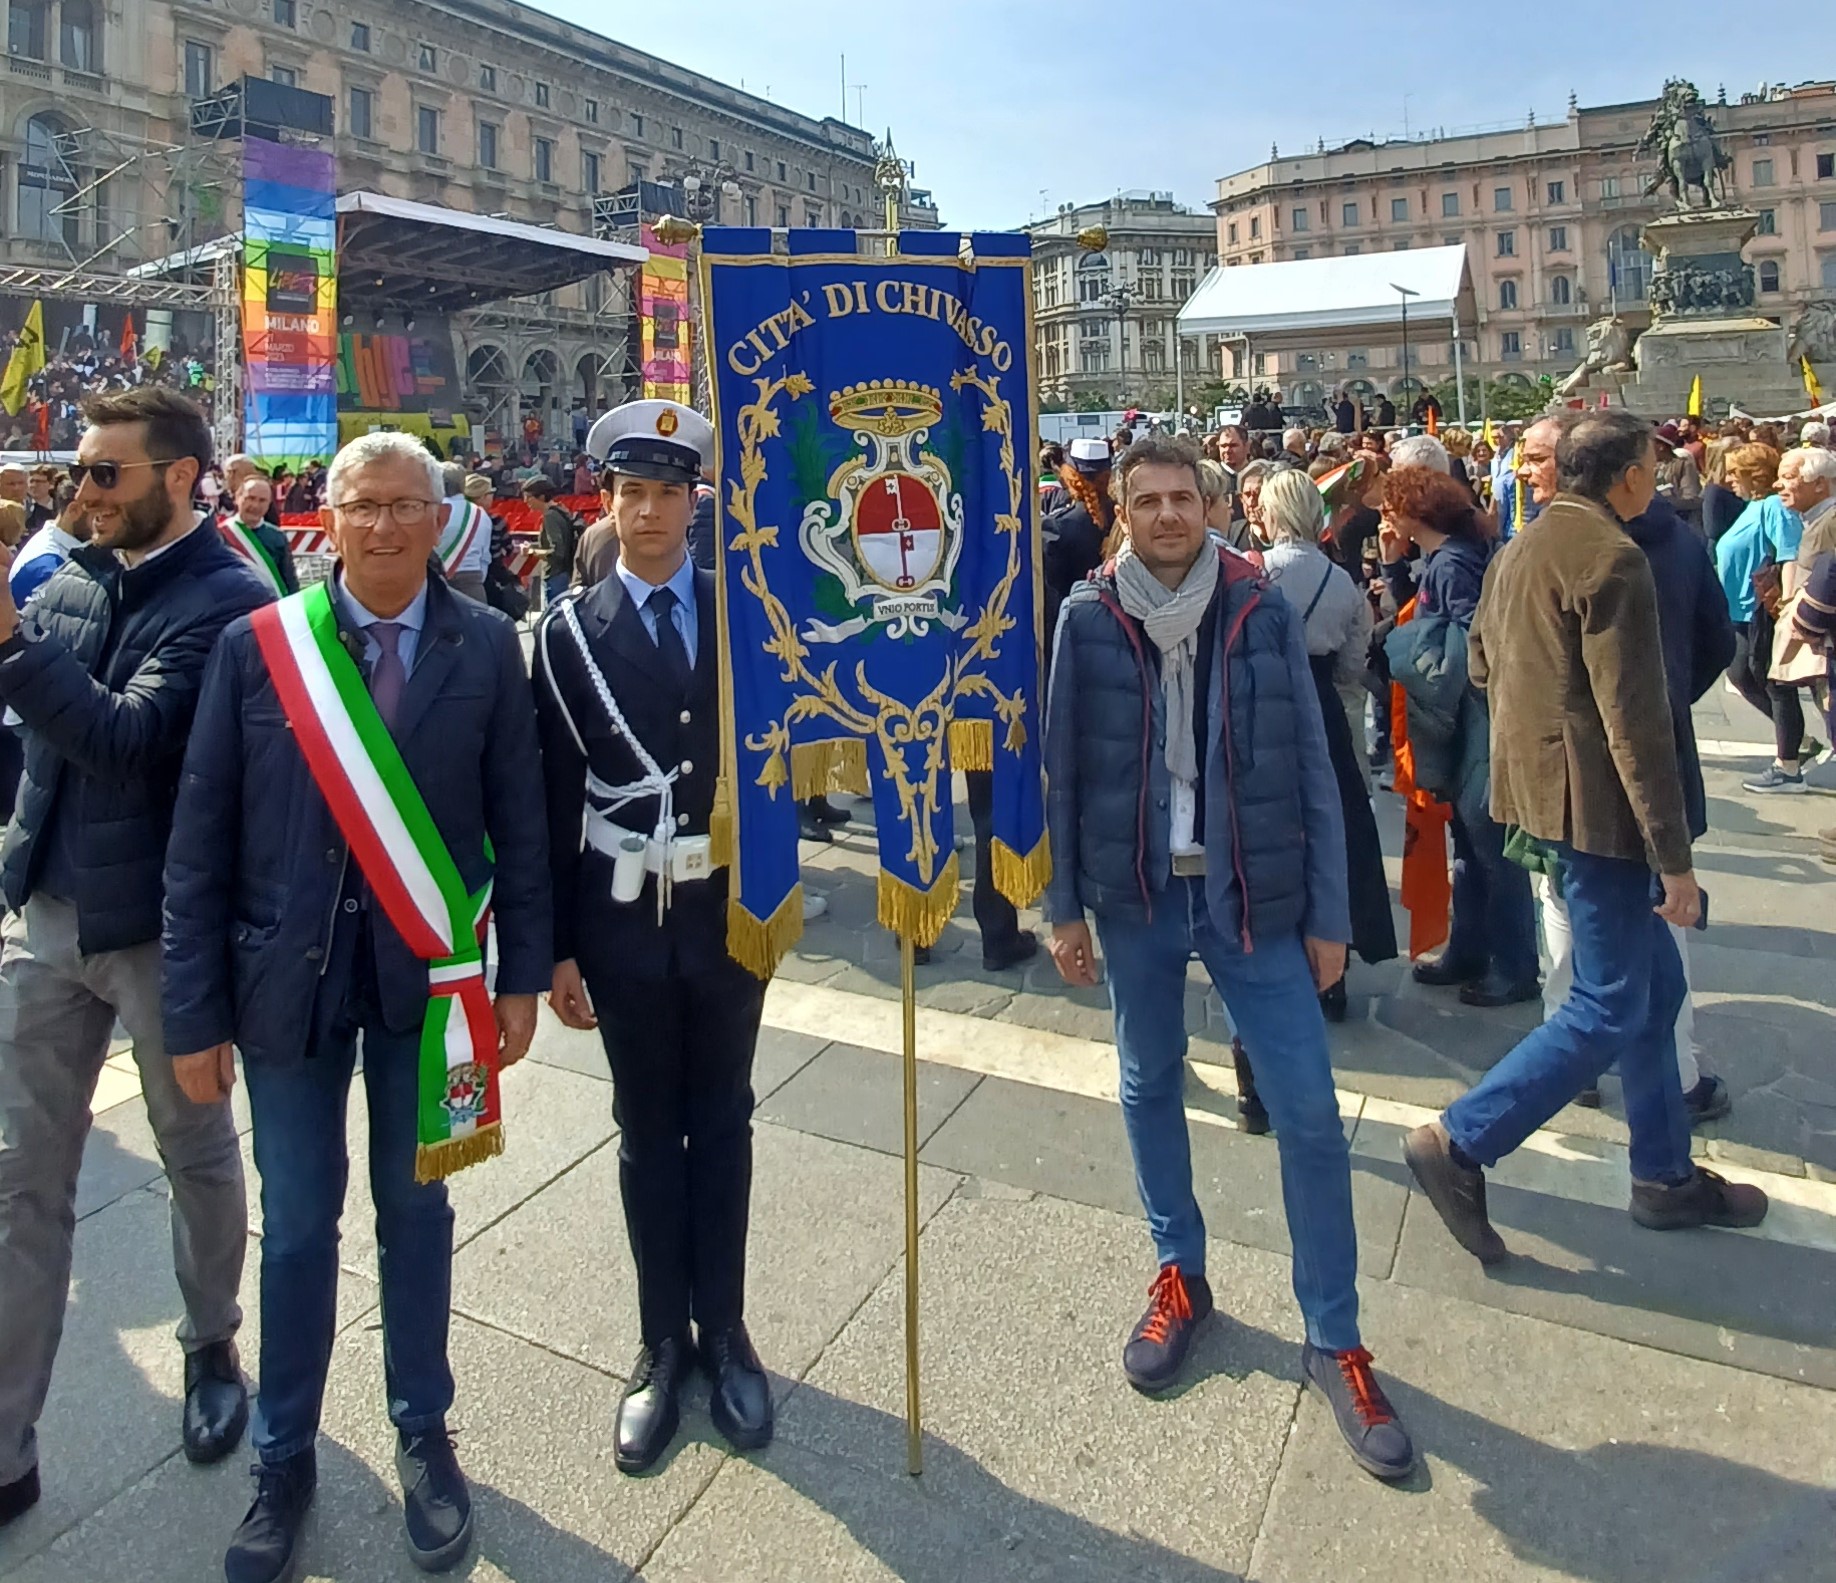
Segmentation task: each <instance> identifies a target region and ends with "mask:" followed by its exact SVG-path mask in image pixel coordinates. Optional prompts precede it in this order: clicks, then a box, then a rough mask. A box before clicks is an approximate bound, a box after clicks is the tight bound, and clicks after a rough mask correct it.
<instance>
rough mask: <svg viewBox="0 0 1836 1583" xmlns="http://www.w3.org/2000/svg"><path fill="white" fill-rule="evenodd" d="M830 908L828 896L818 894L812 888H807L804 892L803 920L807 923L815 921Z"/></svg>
mask: <svg viewBox="0 0 1836 1583" xmlns="http://www.w3.org/2000/svg"><path fill="white" fill-rule="evenodd" d="M828 910H829V898H828V897H826V896H818V895H817V894H816V893H815V892H814V891H810V890H806V891H805V892H804V893H803V921H804V922H805V923H814V922H815V921H816V920H817V919H818V918H820V917H821V916H822V915H823V914H824V913H826V912H827V911H828Z"/></svg>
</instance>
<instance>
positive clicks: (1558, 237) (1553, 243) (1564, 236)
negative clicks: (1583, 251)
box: [1549, 225, 1568, 253]
mask: <svg viewBox="0 0 1836 1583" xmlns="http://www.w3.org/2000/svg"><path fill="white" fill-rule="evenodd" d="M1549 251H1550V252H1552V253H1566V252H1567V251H1568V227H1567V226H1565V225H1552V226H1550V228H1549Z"/></svg>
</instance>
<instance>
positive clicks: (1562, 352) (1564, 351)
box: [1549, 325, 1575, 357]
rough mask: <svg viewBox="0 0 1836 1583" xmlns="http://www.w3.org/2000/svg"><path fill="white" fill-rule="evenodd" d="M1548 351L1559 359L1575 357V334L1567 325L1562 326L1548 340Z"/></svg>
mask: <svg viewBox="0 0 1836 1583" xmlns="http://www.w3.org/2000/svg"><path fill="white" fill-rule="evenodd" d="M1549 349H1550V350H1551V351H1552V352H1554V353H1556V354H1557V355H1558V356H1560V357H1573V356H1574V355H1575V332H1574V331H1573V330H1571V329H1569V328H1568V326H1567V325H1563V326H1562V328H1561V329H1559V330H1557V331H1556V333H1555V334H1554V336H1552V337H1551V338H1550V342H1549Z"/></svg>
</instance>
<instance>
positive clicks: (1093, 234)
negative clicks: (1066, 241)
mask: <svg viewBox="0 0 1836 1583" xmlns="http://www.w3.org/2000/svg"><path fill="white" fill-rule="evenodd" d="M1077 245H1078V246H1079V247H1081V248H1082V249H1083V250H1084V251H1085V252H1086V253H1100V252H1102V251H1103V249H1104V248H1106V247H1108V246H1109V227H1108V226H1106V225H1087V226H1085V227H1084V229H1083V230H1081V231H1079V232H1078V233H1077Z"/></svg>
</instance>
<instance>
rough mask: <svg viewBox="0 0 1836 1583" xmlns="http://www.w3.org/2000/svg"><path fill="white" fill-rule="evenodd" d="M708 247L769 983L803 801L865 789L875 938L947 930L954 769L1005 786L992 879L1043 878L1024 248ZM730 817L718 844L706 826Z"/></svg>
mask: <svg viewBox="0 0 1836 1583" xmlns="http://www.w3.org/2000/svg"><path fill="white" fill-rule="evenodd" d="M967 240H968V255H967V257H964V256H962V251H961V250H962V249H963V245H964V238H963V237H961V236H953V235H948V234H945V233H941V232H919V233H915V234H914V233H912V232H906V233H904V234H903V235H901V237H900V238H899V251H898V253H897V254H896V255H895V256H894V257H891V258H886V257H879V256H859V253H858V243H857V239H856V236H855V233H853V232H851V231H816V230H812V231H792V232H791V233H790V253H789V255H788V256H786V255H784V254H774V253H773V252H772V237H771V233H770V232H768V231H762V230H718V229H711V230H709V231H707V232H705V233H703V236H702V254H701V258H702V263H701V268H702V283H703V292H704V295H703V301H704V302H705V303H706V304H707V310H706V311H707V325H708V341H707V347H708V352H709V357H708V366H709V370H710V375H711V383H712V386H713V396H714V403H713V404H714V414H713V417H714V425H715V430H716V433H717V436H718V448H719V459H718V463H717V468H716V471H717V476H718V477H719V479H720V481H721V482H720V532H719V534H718V542H719V544H720V546H721V551H720V563H719V572H720V579H721V589H722V597H721V603H720V609H721V611H722V616H723V620H724V623H725V626H726V637H727V640H728V641H727V642H726V643H725V644H724V645H723V647H722V668H723V669H722V676H721V686H722V699H723V703H724V707H723V710H722V726H723V739H722V765H721V773H722V787H721V791H720V793H719V795H718V797H717V800H716V804H715V807H716V810H717V814H716V824H715V828H714V831H713V834H714V840H715V855H716V861H717V862H718V861H726V862H728V863H730V864H731V867H732V878H731V890H730V901H729V905H728V911H727V928H728V934H727V945H728V949H729V951H731V952H732V954H733V956H734V958H735V959H736V960H738V961H740V962H742V963H744V964H745V965H746V966H748V967H749V968H751V969H752V970H753V971H754V972H757V973H759V974H760V975H761V976H766V975H769V973H770V972H771V970H772V968H773V966H774V965H775V964H776V962H777V960H778V959H779V957H780V956H781V955H782V954H783V952H784V951H786V950H788V949H789V947H790V945H791V943H792V942H793V941H794V940H795V939H796V937H797V935H798V934H799V933H801V931H802V927H803V910H802V904H801V896H800V889H799V879H798V866H797V801H798V799H800V798H805V797H813V796H817V795H819V794H821V793H822V792H825V791H828V790H831V789H836V790H847V791H853V792H857V793H861V794H869V793H870V794H871V795H872V797H873V803H874V817H875V822H876V828H877V831H878V842H879V884H878V895H879V909H878V915H879V921H880V922H881V923H882V924H883V925H885V926H886V927H887V928H889V929H891V930H893V931H894V932H895V933H897V934H900V935H904V936H907V937H909V938H911V939H913V940H914V941H915V942H916V943H917V944H919V945H929V944H931V943H932V942H933V941H934V940H936V938H937V937H938V934H939V932H940V931H941V930H942V928H943V926H944V923H945V921H946V920H947V919H948V918H949V916H950V914H951V913H952V912H954V911H955V910H956V906H957V900H958V895H957V892H958V883H957V881H958V873H957V860H956V848H955V845H954V841H953V835H954V832H953V829H952V824H951V820H952V809H951V802H952V799H951V793H950V774H951V771H952V770H987V771H990V772H991V773H992V777H993V794H992V795H993V814H992V818H993V825H994V840H993V847H992V852H993V867H992V873H993V879H994V882H995V885H996V886H997V888H998V889H999V890H1000V891H1001V892H1002V894H1003V895H1005V896H1007V897H1008V899H1009V900H1011V901H1012V902H1013V903H1014V904H1015V905H1016V906H1026V905H1028V904H1029V903H1031V902H1032V900H1033V899H1034V897H1035V896H1037V895H1038V893H1039V891H1040V890H1041V889H1042V888H1043V886H1044V884H1045V880H1046V878H1047V876H1048V874H1049V871H1050V867H1051V858H1050V853H1049V848H1048V845H1047V840H1046V830H1045V804H1044V794H1043V778H1042V773H1041V765H1040V754H1039V747H1040V720H1041V710H1040V701H1041V700H1040V680H1041V676H1040V650H1039V637H1040V632H1039V621H1040V604H1039V601H1040V587H1039V577H1038V571H1037V567H1038V556H1039V529H1038V522H1037V505H1036V499H1037V491H1036V490H1035V489H1034V485H1033V435H1034V434H1035V433H1037V432H1038V431H1037V429H1036V427H1035V424H1036V418H1037V415H1036V413H1035V412H1034V410H1033V392H1032V389H1031V386H1030V383H1029V380H1028V365H1027V347H1028V346H1029V345H1030V335H1029V323H1028V304H1029V302H1030V300H1031V289H1032V288H1031V269H1032V266H1031V260H1030V256H1029V252H1028V247H1029V244H1028V241H1027V238H1026V237H1024V236H1019V237H1016V236H1012V235H1007V234H1002V235H984V234H975V235H972V236H971V237H969V238H968V239H967ZM723 808H731V809H732V810H733V814H732V818H731V821H730V822H727V823H723V822H722V819H721V815H720V812H719V810H721V809H723Z"/></svg>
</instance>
